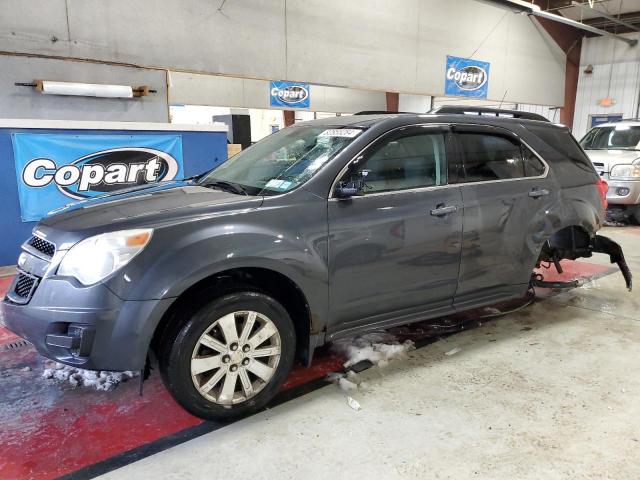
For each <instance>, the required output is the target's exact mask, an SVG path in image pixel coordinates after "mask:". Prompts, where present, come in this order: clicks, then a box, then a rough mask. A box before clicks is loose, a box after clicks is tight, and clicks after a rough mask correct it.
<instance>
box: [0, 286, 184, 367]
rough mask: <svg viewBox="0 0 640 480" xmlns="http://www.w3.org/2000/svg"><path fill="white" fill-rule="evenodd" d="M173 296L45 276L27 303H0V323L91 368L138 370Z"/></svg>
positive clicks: (48, 352) (53, 355)
mask: <svg viewBox="0 0 640 480" xmlns="http://www.w3.org/2000/svg"><path fill="white" fill-rule="evenodd" d="M13 287H14V286H13V285H12V287H11V288H13ZM11 288H10V291H11ZM172 300H173V299H164V300H145V301H124V300H122V299H120V298H119V297H117V296H116V295H115V294H114V293H112V292H111V291H110V290H109V289H108V288H107V287H106V286H104V285H95V286H92V287H80V286H77V285H73V284H72V283H71V282H69V281H67V280H63V279H56V278H55V277H53V278H43V279H42V280H41V281H40V284H39V285H38V287H37V288H36V290H35V292H34V294H33V297H32V298H31V299H30V300H29V302H28V304H25V305H20V304H16V303H14V302H11V301H10V300H9V299H8V298H5V300H4V301H3V302H2V303H0V323H3V324H4V325H5V326H6V327H7V328H8V329H9V330H11V331H12V332H14V333H15V334H17V335H19V336H20V337H22V338H24V339H26V340H28V341H30V342H31V343H33V345H34V346H35V348H36V349H37V350H38V352H39V353H40V354H42V355H44V356H45V357H47V358H50V359H52V360H56V361H58V362H61V363H65V364H68V365H73V366H77V367H79V368H85V369H90V370H115V371H122V370H140V369H142V368H143V367H144V365H145V361H146V357H147V351H148V348H149V344H150V341H151V338H152V336H153V332H154V331H155V327H156V325H157V324H158V322H159V321H160V318H162V315H163V314H164V313H165V311H166V310H167V308H168V307H169V305H170V304H171V302H172Z"/></svg>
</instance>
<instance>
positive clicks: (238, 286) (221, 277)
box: [150, 268, 311, 363]
mask: <svg viewBox="0 0 640 480" xmlns="http://www.w3.org/2000/svg"><path fill="white" fill-rule="evenodd" d="M237 291H255V292H260V293H264V294H266V295H269V296H270V297H272V298H273V299H274V300H276V301H277V302H279V303H280V304H281V305H282V306H283V307H284V308H285V309H286V310H287V313H289V316H290V317H291V319H292V320H293V324H294V327H295V330H296V339H297V340H296V341H297V345H296V357H297V358H298V359H299V360H301V361H302V362H303V363H306V361H307V359H308V358H309V355H310V353H311V352H309V348H310V347H309V335H310V332H311V312H310V309H309V304H308V302H307V299H306V297H305V296H304V293H303V292H302V290H301V289H300V288H299V287H298V286H297V285H296V284H295V282H293V281H292V280H291V279H290V278H289V277H287V276H285V275H283V274H281V273H279V272H276V271H274V270H269V269H265V268H236V269H231V270H225V271H223V272H220V273H216V274H214V275H211V276H210V277H207V278H204V279H202V280H200V281H199V282H197V283H195V284H194V285H192V286H191V287H189V288H188V289H187V290H185V291H184V292H183V293H182V294H181V295H180V296H179V297H178V298H177V299H176V300H175V301H174V302H173V303H172V304H171V306H170V307H169V309H168V310H167V312H166V313H165V314H164V315H163V317H162V318H161V320H160V322H159V323H158V325H157V327H156V330H155V332H154V334H153V338H152V340H151V347H150V348H151V350H152V351H153V352H154V353H155V354H156V355H157V356H159V353H160V351H161V350H162V349H163V344H164V340H165V339H166V338H168V337H171V336H172V335H173V334H174V332H176V330H178V329H180V328H181V326H182V324H183V322H185V321H186V320H188V319H189V318H190V317H191V315H192V314H193V313H195V312H196V310H198V309H199V308H200V307H201V306H202V305H203V304H204V303H206V302H208V301H210V300H211V299H213V298H216V297H220V296H222V295H225V294H228V293H231V292H237Z"/></svg>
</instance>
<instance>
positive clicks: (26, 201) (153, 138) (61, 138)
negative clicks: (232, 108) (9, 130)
mask: <svg viewBox="0 0 640 480" xmlns="http://www.w3.org/2000/svg"><path fill="white" fill-rule="evenodd" d="M11 137H12V143H13V154H14V158H15V164H16V174H17V177H18V178H17V180H18V195H19V198H20V209H21V211H22V221H23V222H29V221H34V220H40V219H41V218H42V217H43V216H44V215H46V213H47V212H49V211H51V210H54V209H57V208H60V207H62V206H64V205H67V204H69V203H73V201H74V200H83V199H87V198H93V197H96V196H98V195H102V194H105V193H110V192H113V191H115V190H118V189H121V188H127V187H135V186H138V185H144V184H147V183H153V182H160V181H166V180H173V179H174V178H182V177H183V175H184V174H183V165H182V137H181V136H180V135H156V134H154V135H72V134H31V133H14V134H13V135H12V136H11Z"/></svg>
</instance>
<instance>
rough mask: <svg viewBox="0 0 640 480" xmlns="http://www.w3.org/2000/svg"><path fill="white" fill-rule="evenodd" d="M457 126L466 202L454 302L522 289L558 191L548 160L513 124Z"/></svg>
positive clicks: (488, 298) (485, 298)
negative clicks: (506, 126) (510, 126)
mask: <svg viewBox="0 0 640 480" xmlns="http://www.w3.org/2000/svg"><path fill="white" fill-rule="evenodd" d="M453 131H454V139H455V144H456V145H457V149H458V154H459V157H458V160H459V162H460V163H461V165H462V168H461V169H460V172H459V179H458V182H459V184H460V187H461V192H462V199H463V205H464V234H463V243H462V259H461V264H460V276H459V282H458V289H457V292H456V298H455V302H454V304H455V305H457V306H464V305H465V304H467V303H473V304H476V303H478V301H480V300H482V301H486V302H487V303H489V302H491V301H495V300H500V299H503V298H506V297H510V296H515V295H520V294H522V293H523V292H524V289H526V287H527V284H528V282H529V278H530V276H531V271H532V269H533V267H534V265H535V263H536V261H537V259H538V255H539V254H540V249H541V247H542V241H543V239H542V235H541V232H542V231H543V229H544V225H545V222H546V221H547V213H548V212H547V209H548V207H549V205H550V203H551V202H552V199H553V197H554V195H556V194H557V192H556V191H554V188H553V185H552V182H551V181H550V179H549V176H548V173H549V172H548V170H549V168H548V165H547V164H546V162H544V160H543V159H542V158H540V157H539V156H538V155H537V154H536V153H534V152H533V151H532V150H531V148H529V147H528V146H527V145H526V144H525V143H523V142H522V141H521V140H520V139H519V138H518V137H517V136H516V135H514V134H513V133H511V132H510V131H508V130H505V129H501V128H497V127H482V126H471V125H459V126H454V129H453Z"/></svg>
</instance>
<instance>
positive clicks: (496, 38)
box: [0, 0, 565, 105]
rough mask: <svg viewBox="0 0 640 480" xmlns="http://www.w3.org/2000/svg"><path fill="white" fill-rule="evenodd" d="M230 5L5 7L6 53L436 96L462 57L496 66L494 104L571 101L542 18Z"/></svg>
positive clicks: (435, 2)
mask: <svg viewBox="0 0 640 480" xmlns="http://www.w3.org/2000/svg"><path fill="white" fill-rule="evenodd" d="M221 4H222V1H218V0H183V1H180V2H175V1H173V0H149V1H146V2H139V4H138V2H131V1H130V0H110V1H108V2H105V1H104V0H66V1H65V0H32V1H28V2H26V1H24V0H5V1H4V2H3V13H2V16H0V50H3V51H9V52H25V53H35V54H46V55H56V56H61V57H77V58H83V59H96V60H101V61H108V62H120V63H127V64H136V65H143V66H153V67H159V68H166V69H172V70H182V71H190V72H197V73H220V74H227V75H235V76H241V77H253V78H261V79H289V80H298V81H307V82H310V83H315V84H329V85H335V86H348V87H354V88H359V89H362V90H379V91H396V92H402V93H414V94H427V95H428V94H436V95H438V94H440V95H441V94H442V92H443V88H444V63H445V56H446V55H447V54H451V55H457V56H463V57H469V56H473V57H474V58H478V59H481V60H485V61H489V62H491V81H490V86H489V98H491V99H494V100H500V99H502V98H503V97H504V99H505V100H506V101H512V102H519V103H532V104H544V105H560V104H562V102H563V99H564V73H565V56H564V54H563V53H562V51H561V50H560V49H559V47H557V45H556V44H555V43H554V42H553V41H552V40H551V39H550V38H549V37H548V35H547V34H546V32H544V31H543V29H542V28H541V27H540V26H539V25H538V24H537V22H535V21H534V20H531V19H530V18H528V17H527V16H523V15H516V14H514V13H512V12H510V11H508V10H504V9H502V8H499V7H496V6H493V5H490V4H488V3H484V2H479V1H476V0H456V1H455V2H452V1H450V0H397V1H394V2H389V1H388V0H352V1H349V2H344V1H341V0H232V1H226V2H224V6H223V7H222V9H221V10H220V6H221ZM542 85H544V87H543V88H542V87H541V86H542ZM197 103H201V102H197Z"/></svg>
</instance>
